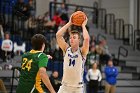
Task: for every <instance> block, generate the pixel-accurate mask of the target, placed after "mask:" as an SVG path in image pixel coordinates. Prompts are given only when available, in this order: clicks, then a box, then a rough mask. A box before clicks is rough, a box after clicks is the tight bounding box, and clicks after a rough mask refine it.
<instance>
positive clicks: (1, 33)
mask: <svg viewBox="0 0 140 93" xmlns="http://www.w3.org/2000/svg"><path fill="white" fill-rule="evenodd" d="M2 40H4V32H3V27H2V24H1V23H0V46H1V44H2Z"/></svg>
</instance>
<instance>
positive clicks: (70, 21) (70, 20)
mask: <svg viewBox="0 0 140 93" xmlns="http://www.w3.org/2000/svg"><path fill="white" fill-rule="evenodd" d="M72 16H73V14H71V16H70V19H69V22H68V23H70V24H72Z"/></svg>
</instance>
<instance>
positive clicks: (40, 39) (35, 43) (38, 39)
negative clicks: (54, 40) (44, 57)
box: [31, 34, 46, 50]
mask: <svg viewBox="0 0 140 93" xmlns="http://www.w3.org/2000/svg"><path fill="white" fill-rule="evenodd" d="M31 44H32V48H33V49H34V50H41V48H42V45H43V44H46V38H45V36H43V35H42V34H35V35H34V36H33V37H32V39H31Z"/></svg>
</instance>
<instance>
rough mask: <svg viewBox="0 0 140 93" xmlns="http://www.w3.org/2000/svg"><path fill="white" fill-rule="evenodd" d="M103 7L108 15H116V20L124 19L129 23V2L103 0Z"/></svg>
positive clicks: (126, 0)
mask: <svg viewBox="0 0 140 93" xmlns="http://www.w3.org/2000/svg"><path fill="white" fill-rule="evenodd" d="M101 7H102V8H105V9H107V13H114V14H115V17H116V18H123V19H124V21H125V23H128V22H129V0H101Z"/></svg>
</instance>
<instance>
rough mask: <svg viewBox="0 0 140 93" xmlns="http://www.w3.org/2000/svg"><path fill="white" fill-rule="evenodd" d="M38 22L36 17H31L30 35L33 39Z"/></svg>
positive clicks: (29, 23) (29, 24) (29, 21)
mask: <svg viewBox="0 0 140 93" xmlns="http://www.w3.org/2000/svg"><path fill="white" fill-rule="evenodd" d="M36 27H37V21H36V18H35V17H34V16H30V18H29V20H28V34H30V37H32V36H33V35H34V34H35V33H36Z"/></svg>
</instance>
